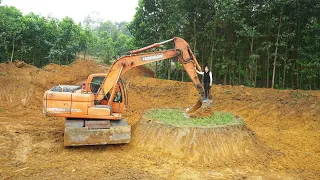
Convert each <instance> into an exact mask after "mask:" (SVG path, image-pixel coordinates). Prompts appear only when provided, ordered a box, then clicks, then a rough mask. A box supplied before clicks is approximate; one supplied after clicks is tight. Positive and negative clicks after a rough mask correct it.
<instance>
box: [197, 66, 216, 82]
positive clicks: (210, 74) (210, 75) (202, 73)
mask: <svg viewBox="0 0 320 180" xmlns="http://www.w3.org/2000/svg"><path fill="white" fill-rule="evenodd" d="M195 70H196V72H197V73H198V74H201V75H204V72H200V71H198V70H197V69H195ZM209 77H210V84H212V73H211V71H209Z"/></svg>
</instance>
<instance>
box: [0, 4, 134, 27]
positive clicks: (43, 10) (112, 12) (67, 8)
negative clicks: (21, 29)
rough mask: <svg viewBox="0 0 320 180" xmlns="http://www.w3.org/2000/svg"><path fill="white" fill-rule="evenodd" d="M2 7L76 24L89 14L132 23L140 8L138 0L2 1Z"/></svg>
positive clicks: (102, 18)
mask: <svg viewBox="0 0 320 180" xmlns="http://www.w3.org/2000/svg"><path fill="white" fill-rule="evenodd" d="M2 5H8V6H14V7H16V8H18V9H19V10H20V11H21V12H22V13H23V14H28V13H30V12H34V13H35V14H40V15H42V16H45V17H47V16H48V15H50V16H52V17H56V18H58V19H60V20H61V19H62V18H63V17H65V16H69V17H71V18H73V20H74V21H75V22H83V20H84V18H85V17H86V16H87V15H89V14H94V15H96V16H98V18H100V19H101V20H102V21H107V20H111V21H117V22H119V21H127V22H129V21H131V20H132V19H133V16H134V14H135V8H136V7H137V6H138V0H89V1H88V0H87V1H84V0H2Z"/></svg>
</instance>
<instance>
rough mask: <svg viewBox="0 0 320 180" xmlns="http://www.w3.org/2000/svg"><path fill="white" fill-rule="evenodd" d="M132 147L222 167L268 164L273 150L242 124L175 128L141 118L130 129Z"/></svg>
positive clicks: (144, 117) (190, 161)
mask: <svg viewBox="0 0 320 180" xmlns="http://www.w3.org/2000/svg"><path fill="white" fill-rule="evenodd" d="M131 146H134V147H139V148H142V149H146V150H149V151H150V152H156V153H162V154H170V155H173V156H174V157H176V158H179V159H181V160H186V161H188V162H189V163H202V164H211V166H212V167H219V166H222V165H236V164H242V165H244V164H247V165H251V166H255V165H256V164H257V163H261V161H262V162H268V161H269V160H270V159H271V157H272V153H274V151H273V150H272V149H271V148H268V147H267V146H266V145H264V144H263V143H261V142H260V141H259V140H258V138H257V137H256V136H255V134H254V132H252V131H251V130H249V129H248V128H246V126H245V125H236V126H225V127H206V128H204V127H176V126H172V125H167V124H164V123H161V122H158V121H155V120H152V119H150V118H147V117H146V116H143V117H142V118H141V119H140V120H139V122H138V123H137V124H135V125H134V127H133V140H132V143H131Z"/></svg>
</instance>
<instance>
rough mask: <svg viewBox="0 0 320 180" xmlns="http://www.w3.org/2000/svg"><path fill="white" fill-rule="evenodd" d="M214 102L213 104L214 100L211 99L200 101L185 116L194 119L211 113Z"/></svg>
mask: <svg viewBox="0 0 320 180" xmlns="http://www.w3.org/2000/svg"><path fill="white" fill-rule="evenodd" d="M212 102H213V99H212V98H209V99H208V100H206V101H203V100H202V99H199V100H198V101H197V103H196V104H195V105H193V106H192V107H191V108H189V109H188V110H187V111H186V113H185V115H186V116H187V117H193V116H196V114H204V113H208V112H211V109H212Z"/></svg>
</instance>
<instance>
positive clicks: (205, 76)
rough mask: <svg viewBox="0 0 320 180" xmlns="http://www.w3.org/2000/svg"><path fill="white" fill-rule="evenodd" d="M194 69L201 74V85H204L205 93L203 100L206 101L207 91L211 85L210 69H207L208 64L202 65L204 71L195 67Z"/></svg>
mask: <svg viewBox="0 0 320 180" xmlns="http://www.w3.org/2000/svg"><path fill="white" fill-rule="evenodd" d="M195 70H196V72H197V73H198V74H201V75H203V84H204V85H203V86H204V93H205V98H204V100H205V101H206V100H208V95H209V91H210V88H211V85H212V73H211V71H209V68H208V66H205V67H204V72H199V71H198V70H197V68H195Z"/></svg>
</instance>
